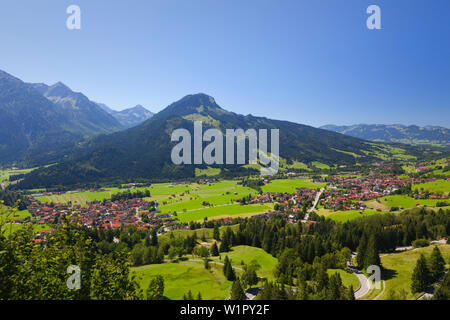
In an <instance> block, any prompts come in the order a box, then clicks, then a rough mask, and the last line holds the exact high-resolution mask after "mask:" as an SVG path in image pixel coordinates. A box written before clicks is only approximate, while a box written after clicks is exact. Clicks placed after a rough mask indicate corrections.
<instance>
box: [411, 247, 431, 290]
mask: <svg viewBox="0 0 450 320" xmlns="http://www.w3.org/2000/svg"><path fill="white" fill-rule="evenodd" d="M430 276H431V275H430V271H429V270H428V267H427V261H426V259H425V256H424V255H423V254H421V255H420V258H419V259H418V260H417V263H416V267H415V268H414V272H413V275H412V284H411V291H412V292H413V293H417V292H423V291H425V290H426V289H427V288H428V286H429V285H430Z"/></svg>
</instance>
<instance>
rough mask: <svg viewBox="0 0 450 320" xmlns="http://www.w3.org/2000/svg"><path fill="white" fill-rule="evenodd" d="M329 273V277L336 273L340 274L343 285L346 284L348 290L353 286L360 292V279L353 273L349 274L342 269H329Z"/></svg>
mask: <svg viewBox="0 0 450 320" xmlns="http://www.w3.org/2000/svg"><path fill="white" fill-rule="evenodd" d="M327 273H328V275H329V276H331V275H332V274H335V273H339V275H340V276H341V279H342V283H343V284H344V286H346V287H347V288H349V287H350V286H351V285H352V286H353V290H355V291H356V290H358V289H359V286H360V284H359V280H358V277H357V276H355V274H353V273H351V272H347V271H345V270H342V269H328V270H327Z"/></svg>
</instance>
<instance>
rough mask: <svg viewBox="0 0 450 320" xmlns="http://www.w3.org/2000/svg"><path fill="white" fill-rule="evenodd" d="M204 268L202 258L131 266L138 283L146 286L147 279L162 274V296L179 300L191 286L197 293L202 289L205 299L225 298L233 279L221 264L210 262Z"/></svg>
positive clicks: (192, 290)
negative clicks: (200, 260)
mask: <svg viewBox="0 0 450 320" xmlns="http://www.w3.org/2000/svg"><path fill="white" fill-rule="evenodd" d="M210 266H211V269H210V270H206V269H205V267H204V265H203V262H196V261H182V262H178V263H164V264H155V265H148V266H142V267H137V268H132V269H131V271H132V272H134V273H135V275H136V278H137V281H138V282H139V285H140V286H141V288H142V289H143V290H144V294H145V290H146V289H147V287H148V285H149V284H150V281H151V280H152V279H153V278H154V277H156V276H157V275H161V276H162V277H163V278H164V296H166V297H167V298H169V299H172V300H182V299H183V295H184V294H186V295H187V293H188V291H189V290H191V292H192V294H193V295H194V296H195V297H196V296H197V294H198V292H200V293H201V295H202V298H203V299H204V300H225V299H226V298H227V297H228V296H229V294H230V291H231V285H232V282H230V281H227V280H226V279H225V277H224V275H223V273H222V266H218V265H214V264H210Z"/></svg>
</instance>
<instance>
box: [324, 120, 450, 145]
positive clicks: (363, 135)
mask: <svg viewBox="0 0 450 320" xmlns="http://www.w3.org/2000/svg"><path fill="white" fill-rule="evenodd" d="M321 129H325V130H330V131H334V132H339V133H342V134H346V135H349V136H352V137H356V138H360V139H365V140H371V141H380V142H396V143H406V144H411V145H440V146H446V147H450V130H449V129H447V128H443V127H436V126H426V127H418V126H414V125H413V126H404V125H400V124H394V125H382V124H374V125H368V124H358V125H352V126H335V125H326V126H323V127H321Z"/></svg>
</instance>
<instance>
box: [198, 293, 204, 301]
mask: <svg viewBox="0 0 450 320" xmlns="http://www.w3.org/2000/svg"><path fill="white" fill-rule="evenodd" d="M197 300H203V299H202V295H201V294H200V292H198V294H197Z"/></svg>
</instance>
